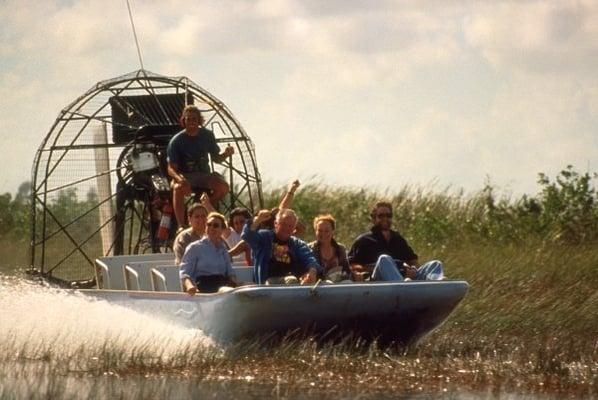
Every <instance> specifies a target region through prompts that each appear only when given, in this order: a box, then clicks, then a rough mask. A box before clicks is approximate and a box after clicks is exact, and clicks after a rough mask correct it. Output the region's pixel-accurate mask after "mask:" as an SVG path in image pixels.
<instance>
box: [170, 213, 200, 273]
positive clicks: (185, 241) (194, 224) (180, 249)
mask: <svg viewBox="0 0 598 400" xmlns="http://www.w3.org/2000/svg"><path fill="white" fill-rule="evenodd" d="M207 217H208V210H207V209H206V207H204V206H203V205H202V204H199V203H193V204H191V205H190V206H189V208H188V209H187V218H188V219H189V225H191V226H190V227H189V228H187V229H183V230H182V231H180V232H179V234H178V235H177V236H176V238H175V239H174V243H173V244H172V250H173V251H174V263H175V264H176V265H179V264H180V263H181V260H182V259H183V254H185V250H186V249H187V246H189V245H190V244H191V243H192V242H195V241H196V240H199V239H201V238H202V237H203V236H204V235H205V234H206V219H207Z"/></svg>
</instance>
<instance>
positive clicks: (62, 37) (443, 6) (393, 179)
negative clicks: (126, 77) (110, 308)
mask: <svg viewBox="0 0 598 400" xmlns="http://www.w3.org/2000/svg"><path fill="white" fill-rule="evenodd" d="M131 5H132V8H133V12H134V16H135V22H136V25H137V31H138V35H139V38H140V43H141V48H142V52H143V58H144V64H145V67H146V69H148V70H150V71H153V72H156V73H159V74H163V75H176V76H179V75H184V76H187V77H189V78H191V79H192V80H193V81H195V82H196V83H198V84H199V85H200V86H202V87H203V88H205V89H207V90H208V91H210V92H211V93H212V94H213V95H215V96H216V97H218V98H219V99H221V100H222V101H223V102H224V103H225V104H227V106H228V107H229V108H230V110H231V111H232V112H233V114H234V115H235V116H236V117H237V119H238V120H239V121H240V122H241V124H242V125H243V127H244V128H245V130H246V131H247V133H248V134H249V135H250V136H251V138H252V139H253V141H254V143H255V146H256V152H257V159H258V164H259V168H260V172H261V174H262V177H263V179H264V181H266V182H270V183H272V184H275V185H278V184H283V183H285V182H287V181H290V180H292V179H294V178H295V177H299V178H300V179H302V180H304V181H305V180H309V179H310V177H313V176H317V177H318V180H319V181H322V182H325V183H329V184H331V185H350V186H356V187H362V186H368V187H373V188H376V189H380V190H384V189H387V188H388V189H390V190H391V191H392V190H398V189H400V188H401V187H403V186H404V185H405V184H410V185H413V186H416V187H424V188H436V189H438V190H442V189H444V188H446V187H449V186H450V187H451V188H453V189H454V190H458V189H460V188H463V189H465V191H466V192H474V191H477V190H480V189H481V188H482V187H483V185H484V182H485V180H486V179H487V177H490V180H491V181H492V182H493V183H494V184H495V185H497V186H498V187H499V188H500V189H501V190H502V191H503V192H505V193H507V194H508V193H513V194H515V195H518V194H521V193H531V194H533V193H535V191H536V190H537V185H536V179H537V174H538V173H539V172H545V173H548V174H549V176H554V175H555V174H556V173H557V172H558V171H560V170H561V169H563V168H564V167H565V166H566V165H567V164H572V165H574V166H575V167H576V168H577V169H578V170H580V171H582V172H585V171H586V170H589V171H591V172H592V171H597V170H598V165H597V164H598V74H597V73H596V71H598V40H596V38H598V3H597V2H595V1H562V2H559V1H525V2H522V1H512V2H506V1H505V2H501V1H493V2H479V1H477V2H452V1H427V2H410V1H346V0H343V1H340V0H335V1H330V0H329V1H325V2H324V1H316V0H307V1H305V0H302V1H300V0H269V1H266V0H264V1H248V0H223V1H195V2H189V1H140V0H131ZM137 69H139V62H138V60H137V53H136V50H135V46H134V41H133V37H132V33H131V29H130V24H129V20H128V14H127V6H126V2H125V1H124V0H118V1H117V0H115V1H96V0H81V1H76V2H65V1H51V0H45V1H43V2H39V1H37V2H33V1H27V0H25V1H11V0H8V1H1V2H0V93H1V94H2V96H0V124H1V125H0V128H1V131H0V132H1V135H2V138H3V141H4V145H3V146H1V147H0V156H1V157H2V160H3V161H4V163H5V165H6V168H5V170H4V171H5V172H3V173H2V175H0V192H5V191H12V192H14V191H15V190H16V189H17V187H18V185H19V184H20V183H21V182H23V181H24V180H27V179H29V178H30V169H31V163H32V160H33V156H34V154H35V150H36V149H37V147H38V145H39V144H40V142H41V141H42V139H43V138H44V136H45V135H46V134H47V132H48V131H49V129H50V127H51V126H52V123H53V122H54V119H55V118H56V116H57V115H58V113H59V111H60V110H61V109H62V108H64V107H65V106H66V105H68V104H69V103H70V102H72V101H73V100H74V99H75V98H76V97H78V96H79V95H81V94H83V93H84V92H85V91H87V90H88V89H89V88H90V87H92V86H93V85H94V84H95V83H96V82H98V81H100V80H104V79H108V78H112V77H115V76H120V75H123V74H125V73H128V72H131V71H134V70H137Z"/></svg>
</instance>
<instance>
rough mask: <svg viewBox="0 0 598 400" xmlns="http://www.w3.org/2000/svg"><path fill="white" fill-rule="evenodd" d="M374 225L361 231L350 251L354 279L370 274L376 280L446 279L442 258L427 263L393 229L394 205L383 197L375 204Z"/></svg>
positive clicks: (364, 277) (357, 279)
mask: <svg viewBox="0 0 598 400" xmlns="http://www.w3.org/2000/svg"><path fill="white" fill-rule="evenodd" d="M371 217H372V222H373V226H372V228H371V230H370V231H369V232H366V233H364V234H362V235H360V236H359V237H358V238H357V239H356V240H355V242H354V243H353V246H351V250H350V251H349V255H348V258H349V264H350V266H351V272H352V276H353V280H355V281H363V280H365V279H367V278H368V277H371V280H375V281H402V280H404V279H405V278H408V279H410V280H411V279H414V280H440V279H444V273H443V268H444V266H443V265H442V262H440V261H437V260H434V261H429V262H427V263H425V264H423V265H420V264H419V262H418V257H417V254H415V252H414V251H413V249H412V248H411V246H409V244H408V243H407V241H406V240H405V238H403V236H401V234H400V233H399V232H398V231H395V230H392V229H391V226H392V205H391V204H390V203H388V202H385V201H379V202H377V203H376V204H374V206H373V207H372V210H371Z"/></svg>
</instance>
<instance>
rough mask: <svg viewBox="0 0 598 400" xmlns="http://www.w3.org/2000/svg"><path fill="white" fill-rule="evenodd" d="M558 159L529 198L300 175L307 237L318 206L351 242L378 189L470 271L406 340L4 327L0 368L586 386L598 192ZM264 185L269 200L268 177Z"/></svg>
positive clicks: (484, 387) (12, 254) (405, 386)
mask: <svg viewBox="0 0 598 400" xmlns="http://www.w3.org/2000/svg"><path fill="white" fill-rule="evenodd" d="M564 172H567V171H564ZM567 173H568V174H569V175H566V176H563V177H561V178H562V179H561V182H562V183H561V184H559V185H560V186H559V185H557V184H556V183H552V182H550V181H545V182H544V184H543V186H542V188H541V189H542V190H541V191H540V193H539V195H538V196H537V197H536V198H522V199H514V200H509V201H507V200H505V199H497V198H496V196H495V195H494V193H493V190H492V188H490V187H486V188H485V189H484V190H482V191H481V192H480V193H478V194H474V195H471V196H465V195H463V194H462V193H450V192H449V191H448V190H447V191H440V192H435V191H432V190H421V189H417V188H409V187H406V188H404V189H402V190H400V191H399V192H396V193H376V192H373V191H366V190H361V189H355V188H343V187H328V186H326V185H323V184H321V183H320V182H313V183H307V184H304V185H303V186H302V187H301V189H300V190H299V191H298V192H297V195H296V198H295V200H294V205H293V208H295V209H296V210H297V212H298V213H299V215H300V217H301V219H302V220H303V221H305V223H306V225H307V228H308V230H307V233H306V237H305V239H307V240H311V238H312V237H313V230H312V229H311V220H312V219H313V217H314V216H315V215H317V214H319V213H326V212H330V213H332V214H333V215H334V216H335V217H336V218H337V220H338V222H339V223H338V229H337V237H338V239H339V240H340V241H341V242H344V243H345V244H349V245H350V243H351V242H352V240H353V239H354V237H355V236H356V234H358V233H360V232H363V231H366V230H367V229H369V217H368V208H369V205H370V204H372V203H373V202H374V201H375V200H377V199H379V198H386V199H389V200H390V201H391V202H392V203H393V205H394V209H395V214H396V218H395V219H394V222H395V224H396V225H397V226H398V227H399V229H400V230H401V231H402V232H403V233H404V235H405V236H406V238H407V239H408V240H409V242H410V243H411V244H412V246H413V247H414V248H415V250H416V251H417V253H418V254H419V256H420V259H421V260H428V259H435V258H438V259H442V260H443V261H444V262H445V264H446V273H447V275H448V276H449V278H458V279H464V280H466V281H468V282H469V284H470V291H469V293H468V295H467V297H466V298H465V299H464V300H463V302H462V303H461V304H460V305H459V307H458V308H457V309H456V310H455V312H454V313H453V314H452V315H451V316H450V317H449V319H448V320H447V321H446V322H445V324H444V325H443V326H441V327H440V328H439V329H437V330H436V331H434V332H433V333H431V334H430V335H429V336H427V337H426V338H424V340H423V341H422V342H421V343H420V344H419V346H417V347H413V348H401V347H398V346H391V347H385V348H382V347H380V346H378V345H377V344H376V343H373V344H371V343H369V344H368V343H364V342H360V341H359V340H357V339H355V338H350V337H347V338H345V339H343V340H339V341H328V342H322V341H318V340H315V339H314V338H310V337H307V338H306V337H298V336H294V335H289V336H288V337H286V338H282V339H280V338H278V339H272V338H268V337H265V338H255V339H253V340H252V341H247V342H243V343H240V344H237V345H234V346H230V347H227V348H224V349H222V348H218V347H211V346H205V345H199V344H190V343H186V344H184V345H182V346H181V347H180V348H179V349H177V350H176V351H175V352H174V353H173V352H168V353H167V352H160V351H158V350H156V349H155V346H150V343H148V342H143V341H140V342H135V345H134V346H130V347H123V346H122V345H120V344H117V343H115V342H114V341H110V340H108V341H106V342H104V343H95V344H94V345H93V346H87V345H80V346H79V347H77V346H75V347H73V348H71V349H68V350H66V351H65V350H64V349H56V348H55V347H54V346H53V343H55V342H56V341H59V340H60V339H59V338H55V337H47V338H44V341H42V343H41V344H38V345H36V346H37V347H36V346H33V347H32V346H31V345H30V343H31V342H27V341H25V342H22V341H14V340H12V341H11V339H10V338H9V337H6V336H5V337H3V338H2V339H0V381H2V378H3V377H6V376H8V375H9V374H10V373H13V374H14V373H15V372H14V371H17V372H16V373H18V371H20V370H19V369H18V368H17V369H16V370H15V369H13V367H12V366H14V365H15V363H17V364H19V365H21V366H25V368H28V367H26V366H27V365H39V363H40V362H41V363H42V364H43V365H45V366H49V367H48V369H47V370H46V371H47V372H44V373H46V374H48V379H50V380H51V379H52V376H53V374H58V375H56V376H59V375H61V376H64V375H66V376H70V375H72V374H75V375H77V376H91V377H105V376H112V377H115V376H116V377H148V379H156V380H158V379H159V378H160V377H162V376H167V377H177V378H178V377H183V378H184V379H185V380H186V382H191V381H193V382H198V381H199V382H241V383H248V384H249V383H250V384H251V385H262V386H263V387H267V388H269V389H268V390H272V391H271V392H269V393H271V394H272V393H274V394H276V393H278V394H280V393H283V394H284V393H286V394H288V395H291V394H293V393H307V392H308V391H313V390H316V391H317V390H322V391H323V392H322V393H329V394H330V393H334V394H337V395H338V396H339V397H342V396H343V394H346V396H348V397H355V396H357V395H360V394H364V393H366V394H367V393H370V394H372V393H373V394H375V395H378V396H382V395H383V394H384V393H421V392H432V393H446V392H445V391H448V393H451V392H454V391H461V390H473V391H477V390H480V391H482V392H489V393H503V392H518V393H550V394H556V395H557V396H561V395H562V396H566V397H572V398H574V397H586V398H593V397H596V396H598V392H597V388H598V290H597V288H598V238H597V235H598V233H597V232H598V228H597V229H594V227H598V223H597V221H598V211H597V210H598V204H597V203H598V201H597V200H596V193H595V192H594V191H593V189H591V188H590V187H588V186H587V185H586V186H584V185H583V183H584V182H585V181H584V179H585V178H584V179H581V178H583V176H582V177H581V178H580V176H579V175H578V176H577V177H576V176H575V175H574V174H573V175H571V171H570V170H569V172H567ZM586 183H587V182H586ZM265 197H266V205H267V206H269V207H273V206H275V205H276V203H277V202H278V199H279V197H280V190H278V189H277V190H269V191H266V193H265ZM576 213H577V214H576ZM2 243H3V244H4V246H3V247H2V248H1V249H0V257H2V260H3V262H2V263H1V264H2V267H1V268H4V270H5V271H12V270H13V269H12V268H13V267H12V266H11V263H19V262H21V261H19V260H21V259H20V258H19V257H21V255H23V254H26V247H25V245H24V243H22V242H18V241H14V240H8V239H6V237H5V238H3V240H2ZM0 290H2V288H0ZM21 335H22V333H21ZM147 340H151V339H147ZM28 343H29V344H28ZM36 343H37V342H36ZM11 371H12V372H11ZM23 374H25V372H23ZM106 374H107V375H106ZM42 375H43V373H42ZM364 396H365V395H364ZM0 397H2V391H1V390H0Z"/></svg>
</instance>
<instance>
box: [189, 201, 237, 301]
mask: <svg viewBox="0 0 598 400" xmlns="http://www.w3.org/2000/svg"><path fill="white" fill-rule="evenodd" d="M206 226H207V231H206V232H207V234H206V236H205V237H204V238H202V239H200V240H198V241H195V242H193V243H191V244H190V245H189V247H187V250H186V251H185V254H184V255H183V260H182V261H181V265H180V271H179V274H180V277H181V281H182V284H183V290H184V291H185V292H187V293H189V294H191V295H193V294H195V293H196V292H198V291H199V292H200V293H214V292H218V291H222V290H226V289H223V288H224V287H226V286H232V287H236V286H237V285H238V283H237V278H236V276H235V273H234V271H233V267H232V264H231V261H230V256H229V255H228V252H227V251H226V246H225V245H224V241H223V240H222V231H223V230H224V229H226V220H225V218H224V216H223V215H222V214H219V213H216V212H211V213H210V214H209V215H208V222H207V223H206Z"/></svg>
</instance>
